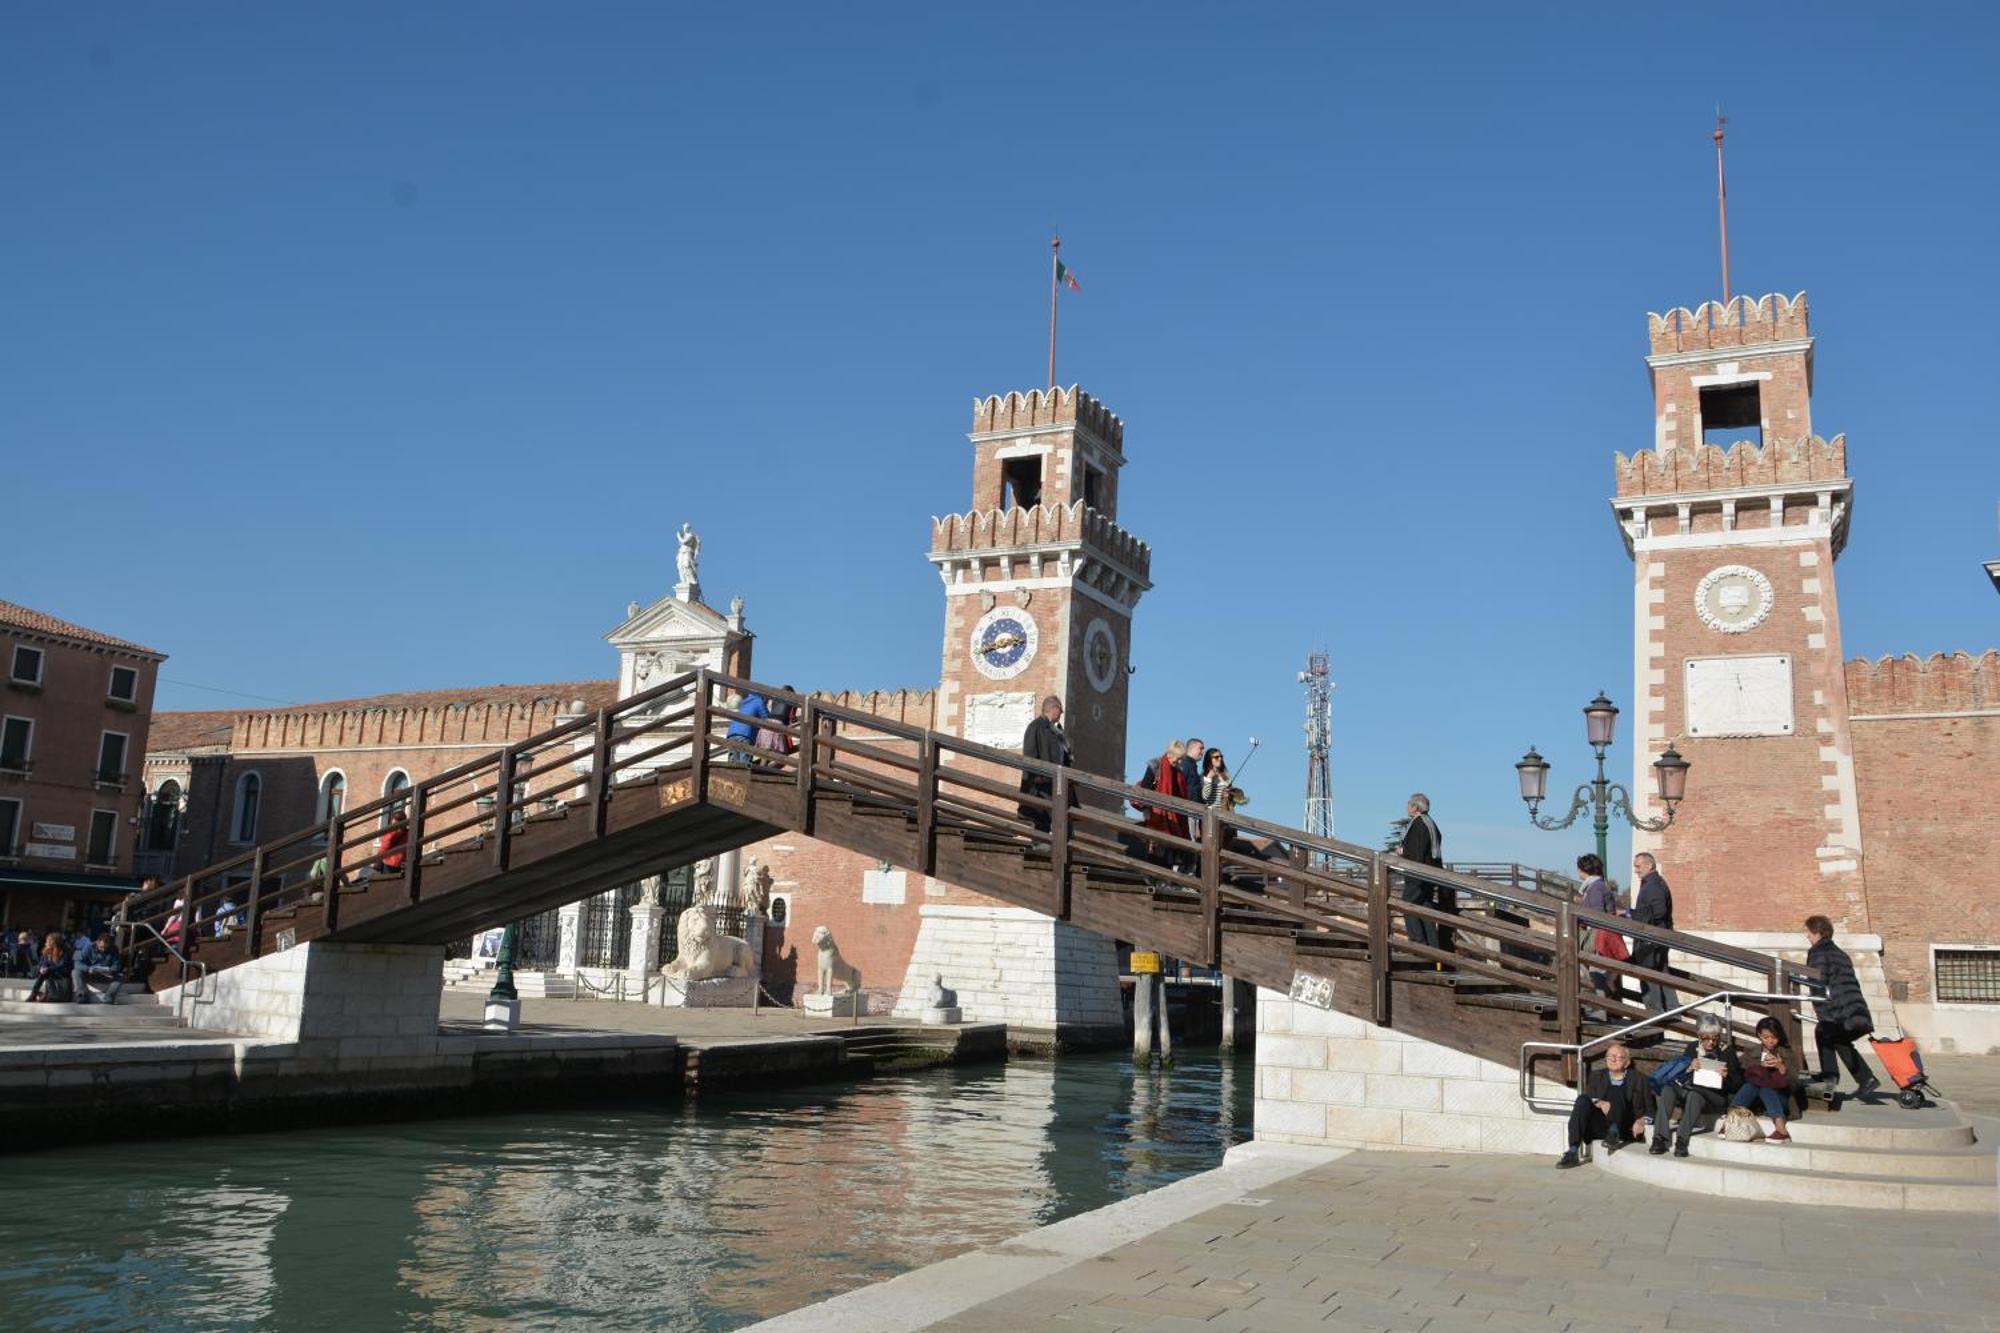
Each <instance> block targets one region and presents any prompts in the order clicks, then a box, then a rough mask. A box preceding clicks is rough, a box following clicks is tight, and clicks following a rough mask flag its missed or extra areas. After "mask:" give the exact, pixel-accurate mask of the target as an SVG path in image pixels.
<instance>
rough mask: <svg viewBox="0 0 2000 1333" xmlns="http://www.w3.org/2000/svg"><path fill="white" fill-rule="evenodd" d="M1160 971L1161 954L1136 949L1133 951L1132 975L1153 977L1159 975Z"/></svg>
mask: <svg viewBox="0 0 2000 1333" xmlns="http://www.w3.org/2000/svg"><path fill="white" fill-rule="evenodd" d="M1159 973H1160V956H1159V955H1158V954H1156V953H1140V952H1138V951H1137V950H1136V949H1135V950H1134V951H1133V953H1132V975H1134V976H1138V977H1151V976H1158V975H1159Z"/></svg>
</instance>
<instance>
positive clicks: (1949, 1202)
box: [1593, 1135, 2000, 1213]
mask: <svg viewBox="0 0 2000 1333" xmlns="http://www.w3.org/2000/svg"><path fill="white" fill-rule="evenodd" d="M1706 1137H1708V1136H1705V1135H1697V1136H1696V1137H1695V1141H1694V1145H1693V1146H1691V1147H1690V1152H1692V1153H1699V1152H1700V1151H1701V1150H1702V1149H1703V1148H1705V1147H1707V1146H1708V1145H1707V1144H1705V1143H1703V1142H1702V1140H1703V1139H1704V1138H1706ZM1750 1146H1754V1147H1765V1145H1762V1144H1756V1145H1750ZM1766 1150H1767V1151H1768V1152H1770V1153H1772V1154H1783V1153H1784V1152H1786V1151H1787V1150H1786V1149H1785V1148H1783V1147H1769V1148H1767V1149H1766ZM1593 1161H1594V1164H1595V1165H1596V1167H1597V1169H1598V1170H1600V1171H1605V1172H1608V1173H1609V1174H1611V1175H1614V1176H1620V1177H1623V1178H1624V1179H1627V1180H1636V1181H1641V1182H1644V1183H1646V1184H1649V1185H1656V1186H1659V1187H1661V1188H1663V1189H1671V1190H1682V1191H1686V1192H1688V1193H1692V1194H1705V1195H1708V1196H1710V1197H1712V1198H1726V1199H1758V1200H1762V1201H1763V1202H1766V1203H1793V1204H1805V1205H1830V1206H1833V1207H1838V1208H1879V1209H1883V1210H1885V1211H1889V1212H1952V1213H1960V1212H1962V1213H1990V1212H1991V1211H1993V1209H1994V1206H1995V1204H1996V1202H1997V1201H2000V1190H1996V1188H1995V1186H1994V1184H1993V1182H1992V1181H1988V1180H1937V1179H1922V1180H1909V1179H1905V1180H1894V1179H1885V1178H1883V1177H1880V1176H1872V1175H1868V1176H1864V1175H1855V1174H1851V1173H1848V1172H1841V1171H1818V1170H1807V1169H1797V1168H1787V1167H1780V1166H1775V1165H1773V1166H1763V1165H1756V1164H1751V1163H1738V1162H1734V1161H1720V1160H1715V1159H1712V1158H1706V1157H1701V1156H1689V1157H1685V1158H1678V1157H1673V1156H1658V1157H1656V1156H1654V1155H1653V1154H1651V1153H1649V1152H1647V1151H1646V1150H1645V1149H1644V1148H1642V1147H1639V1146H1636V1145H1635V1146H1633V1147H1628V1148H1626V1149H1624V1150H1623V1151H1622V1152H1618V1153H1615V1154H1612V1155H1611V1156H1608V1157H1607V1156H1606V1155H1605V1154H1604V1153H1603V1152H1601V1151H1600V1152H1598V1153H1597V1154H1596V1155H1595V1157H1594V1158H1593Z"/></svg>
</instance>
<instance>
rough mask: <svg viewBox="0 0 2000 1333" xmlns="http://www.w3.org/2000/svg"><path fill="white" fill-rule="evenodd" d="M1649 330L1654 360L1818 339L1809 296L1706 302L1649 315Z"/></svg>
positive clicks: (1780, 295) (1775, 295)
mask: <svg viewBox="0 0 2000 1333" xmlns="http://www.w3.org/2000/svg"><path fill="white" fill-rule="evenodd" d="M1646 327H1647V331H1648V333H1649V334H1650V335H1651V336H1652V342H1653V355H1654V356H1680V355H1683V354H1685V353H1689V352H1712V351H1715V350H1717V349H1727V348H1732V347H1737V348H1740V347H1754V346H1756V345H1758V344H1760V343H1782V342H1795V341H1797V340H1799V339H1803V338H1810V337H1811V336H1812V331H1811V329H1810V328H1809V327H1808V326H1807V321H1806V294H1805V293H1804V292H1799V293H1797V294H1795V295H1792V296H1786V295H1785V294H1784V293H1782V292H1773V293H1771V294H1770V295H1768V296H1763V297H1758V298H1752V297H1748V296H1739V297H1737V298H1735V299H1734V300H1732V301H1704V302H1702V303H1701V304H1700V305H1698V306H1696V307H1695V308H1694V309H1692V310H1689V309H1688V308H1687V307H1686V306H1681V307H1680V308H1679V309H1677V310H1669V311H1667V312H1666V313H1665V314H1656V313H1655V314H1648V315H1647V316H1646Z"/></svg>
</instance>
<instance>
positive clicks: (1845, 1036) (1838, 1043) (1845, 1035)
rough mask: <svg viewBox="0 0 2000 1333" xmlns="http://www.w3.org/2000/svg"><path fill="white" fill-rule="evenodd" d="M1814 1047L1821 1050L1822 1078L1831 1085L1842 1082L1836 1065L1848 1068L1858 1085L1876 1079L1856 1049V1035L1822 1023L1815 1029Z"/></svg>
mask: <svg viewBox="0 0 2000 1333" xmlns="http://www.w3.org/2000/svg"><path fill="white" fill-rule="evenodd" d="M1813 1045H1815V1046H1817V1047H1818V1048H1819V1073H1820V1077H1821V1078H1823V1079H1825V1080H1827V1081H1828V1082H1829V1083H1838V1082H1840V1070H1839V1068H1838V1067H1837V1066H1836V1065H1835V1063H1834V1061H1835V1060H1836V1058H1837V1059H1838V1060H1839V1062H1840V1064H1844V1065H1846V1066H1847V1072H1848V1073H1850V1074H1852V1075H1854V1081H1855V1082H1856V1083H1866V1082H1868V1081H1869V1080H1870V1079H1872V1078H1874V1077H1875V1071H1874V1070H1872V1069H1870V1068H1869V1067H1868V1062H1867V1061H1866V1060H1864V1059H1862V1058H1861V1052H1860V1051H1858V1050H1856V1049H1855V1048H1854V1034H1853V1033H1852V1032H1844V1031H1842V1030H1841V1029H1839V1028H1836V1027H1835V1026H1833V1024H1831V1023H1820V1024H1818V1025H1816V1026H1815V1027H1814V1028H1813Z"/></svg>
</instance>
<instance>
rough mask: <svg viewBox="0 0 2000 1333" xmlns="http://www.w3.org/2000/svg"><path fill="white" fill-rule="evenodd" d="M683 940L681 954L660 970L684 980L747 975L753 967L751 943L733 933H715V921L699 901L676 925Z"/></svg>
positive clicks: (675, 931)
mask: <svg viewBox="0 0 2000 1333" xmlns="http://www.w3.org/2000/svg"><path fill="white" fill-rule="evenodd" d="M674 935H675V938H676V939H678V940H679V941H680V953H679V956H678V957H676V958H675V959H674V961H673V962H671V963H668V964H667V965H666V966H665V967H663V968H661V969H660V970H661V971H662V972H664V973H665V974H666V975H668V976H670V977H679V978H680V979H681V980H683V981H712V980H714V979H715V978H717V977H747V976H749V975H750V973H751V970H752V962H751V958H750V945H749V943H748V942H746V941H744V940H739V939H737V938H736V937H735V936H734V935H718V934H716V933H715V921H714V920H713V918H711V917H710V916H709V914H708V909H707V908H705V907H702V906H700V905H699V904H697V905H696V906H694V907H690V908H688V909H687V911H685V912H682V913H681V917H680V920H679V921H678V922H677V923H676V924H675V927H674Z"/></svg>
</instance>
